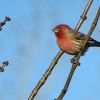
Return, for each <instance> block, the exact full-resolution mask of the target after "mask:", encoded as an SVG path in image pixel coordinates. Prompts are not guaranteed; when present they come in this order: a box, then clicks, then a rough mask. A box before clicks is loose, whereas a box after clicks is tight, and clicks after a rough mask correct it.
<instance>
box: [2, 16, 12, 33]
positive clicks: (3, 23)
mask: <svg viewBox="0 0 100 100" xmlns="http://www.w3.org/2000/svg"><path fill="white" fill-rule="evenodd" d="M10 20H11V19H10V18H9V17H5V20H4V21H3V22H0V31H1V30H2V26H3V25H5V23H6V22H7V21H10Z"/></svg>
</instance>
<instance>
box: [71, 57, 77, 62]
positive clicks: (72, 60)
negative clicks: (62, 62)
mask: <svg viewBox="0 0 100 100" xmlns="http://www.w3.org/2000/svg"><path fill="white" fill-rule="evenodd" d="M75 60H76V55H75V56H74V57H73V58H72V59H71V63H74V62H75Z"/></svg>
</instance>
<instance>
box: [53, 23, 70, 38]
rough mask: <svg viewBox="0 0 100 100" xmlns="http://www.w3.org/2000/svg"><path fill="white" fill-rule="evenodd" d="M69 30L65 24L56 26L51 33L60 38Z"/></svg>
mask: <svg viewBox="0 0 100 100" xmlns="http://www.w3.org/2000/svg"><path fill="white" fill-rule="evenodd" d="M70 29H71V28H70V27H69V26H68V25H66V24H60V25H57V26H56V27H55V28H54V29H53V30H52V31H53V32H54V33H55V35H56V36H57V37H62V36H63V35H64V34H66V32H68V31H69V30H70Z"/></svg>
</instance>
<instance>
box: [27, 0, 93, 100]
mask: <svg viewBox="0 0 100 100" xmlns="http://www.w3.org/2000/svg"><path fill="white" fill-rule="evenodd" d="M92 1H93V0H89V2H88V4H87V5H86V7H85V10H84V12H83V14H82V17H81V18H80V20H79V22H78V24H77V26H76V28H75V29H76V30H79V28H80V27H81V25H82V23H83V22H84V20H85V19H86V14H87V12H88V10H89V7H90V5H91V3H92ZM63 53H64V52H63V51H62V50H60V51H59V52H58V54H57V55H56V57H55V58H54V60H53V61H52V63H51V65H50V66H49V68H48V69H47V71H46V72H45V74H44V75H43V76H42V78H41V79H40V81H39V82H38V84H37V85H36V87H35V88H34V89H33V91H32V93H31V94H30V96H29V98H28V100H33V99H34V97H35V96H36V94H37V93H38V91H39V89H40V88H41V87H42V85H43V84H44V83H45V81H46V80H47V78H48V77H49V75H50V74H51V72H52V70H53V69H54V67H55V65H56V64H57V62H58V60H59V58H60V57H61V56H62V55H63Z"/></svg>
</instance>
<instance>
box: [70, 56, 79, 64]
mask: <svg viewBox="0 0 100 100" xmlns="http://www.w3.org/2000/svg"><path fill="white" fill-rule="evenodd" d="M71 63H73V64H76V65H77V66H80V62H77V61H76V59H75V57H74V58H72V59H71Z"/></svg>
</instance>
